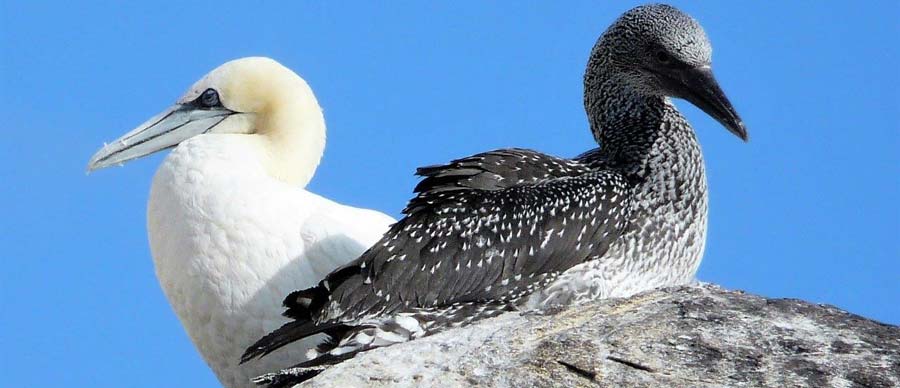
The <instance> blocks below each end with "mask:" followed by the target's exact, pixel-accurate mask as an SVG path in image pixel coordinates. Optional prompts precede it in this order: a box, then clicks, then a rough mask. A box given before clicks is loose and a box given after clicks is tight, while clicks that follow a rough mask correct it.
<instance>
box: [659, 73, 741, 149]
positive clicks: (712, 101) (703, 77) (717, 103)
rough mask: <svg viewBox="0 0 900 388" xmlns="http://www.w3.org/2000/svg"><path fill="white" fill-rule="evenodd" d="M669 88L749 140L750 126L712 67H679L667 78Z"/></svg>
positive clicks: (676, 95)
mask: <svg viewBox="0 0 900 388" xmlns="http://www.w3.org/2000/svg"><path fill="white" fill-rule="evenodd" d="M663 82H665V83H667V84H668V85H666V87H667V88H668V89H669V90H670V91H671V92H672V93H673V94H674V95H675V97H679V98H683V99H685V100H688V101H690V102H691V103H692V104H694V105H696V106H697V107H698V108H700V109H702V110H703V111H704V112H706V114H708V115H710V116H712V118H714V119H716V121H718V122H719V123H721V124H722V125H723V126H725V128H727V129H728V130H729V131H731V133H733V134H735V135H737V137H739V138H741V140H743V141H747V140H748V139H749V138H748V136H747V127H745V126H744V122H743V121H741V118H740V116H738V114H737V112H735V110H734V107H733V106H731V102H730V101H728V97H725V92H723V91H722V88H720V87H719V83H718V82H716V77H715V76H713V73H712V68H711V67H709V66H702V67H692V68H685V69H678V70H675V71H672V72H671V73H669V74H668V75H667V76H666V77H663Z"/></svg>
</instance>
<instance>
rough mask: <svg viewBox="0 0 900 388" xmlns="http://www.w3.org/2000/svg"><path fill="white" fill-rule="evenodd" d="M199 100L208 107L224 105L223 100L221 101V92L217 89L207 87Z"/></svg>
mask: <svg viewBox="0 0 900 388" xmlns="http://www.w3.org/2000/svg"><path fill="white" fill-rule="evenodd" d="M197 100H198V101H199V102H200V105H202V106H204V107H206V108H212V107H214V106H220V105H222V103H221V101H219V92H217V91H216V90H215V89H206V90H205V91H203V93H201V94H200V97H199V98H197Z"/></svg>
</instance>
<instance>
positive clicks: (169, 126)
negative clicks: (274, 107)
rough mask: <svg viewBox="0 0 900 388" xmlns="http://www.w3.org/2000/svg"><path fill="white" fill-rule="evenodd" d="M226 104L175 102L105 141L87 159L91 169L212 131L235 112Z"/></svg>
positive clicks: (118, 162)
mask: <svg viewBox="0 0 900 388" xmlns="http://www.w3.org/2000/svg"><path fill="white" fill-rule="evenodd" d="M235 113H237V112H234V111H232V110H229V109H227V108H224V107H212V108H206V107H200V106H198V105H196V104H193V103H187V104H175V105H173V106H172V107H170V108H169V109H166V110H165V111H163V112H162V113H160V114H158V115H156V116H154V117H153V118H151V119H150V120H147V121H146V122H144V123H143V124H141V125H139V126H138V127H137V128H135V129H133V130H132V131H131V132H128V133H126V134H125V135H124V136H122V137H120V138H118V139H116V140H115V141H114V142H112V143H110V144H106V145H104V146H103V148H101V149H100V151H97V153H96V154H94V156H93V157H91V161H90V162H88V166H87V170H88V172H91V171H94V170H99V169H101V168H105V167H109V166H112V165H121V164H123V163H125V162H127V161H129V160H132V159H137V158H140V157H142V156H146V155H150V154H152V153H154V152H157V151H161V150H164V149H166V148H171V147H175V146H177V145H178V144H179V143H181V142H182V141H185V140H187V139H190V138H191V137H194V136H197V135H200V134H204V133H207V132H209V131H210V130H211V129H212V128H213V127H215V126H216V125H218V124H219V123H221V122H222V121H224V120H225V119H226V118H228V117H229V116H231V115H233V114H235Z"/></svg>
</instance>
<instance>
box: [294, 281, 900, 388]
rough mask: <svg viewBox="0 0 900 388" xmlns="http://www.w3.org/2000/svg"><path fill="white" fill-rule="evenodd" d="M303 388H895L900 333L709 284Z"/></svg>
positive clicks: (532, 318)
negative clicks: (759, 387) (455, 387)
mask: <svg viewBox="0 0 900 388" xmlns="http://www.w3.org/2000/svg"><path fill="white" fill-rule="evenodd" d="M301 386H302V387H366V386H368V387H388V386H390V387H396V386H410V387H411V386H416V387H422V386H425V387H428V386H431V387H454V386H490V387H579V386H584V387H588V386H599V387H722V386H728V387H757V386H765V387H807V386H808V387H829V386H832V387H895V386H900V328H898V327H897V326H891V325H885V324H881V323H878V322H875V321H872V320H869V319H866V318H863V317H860V316H857V315H853V314H850V313H847V312H845V311H842V310H839V309H837V308H835V307H831V306H824V305H814V304H810V303H807V302H803V301H799V300H792V299H767V298H763V297H759V296H754V295H749V294H745V293H742V292H736V291H728V290H724V289H721V288H719V287H716V286H711V285H702V286H691V287H677V288H670V289H664V290H657V291H651V292H647V293H643V294H639V295H636V296H634V297H631V298H628V299H610V300H602V301H597V302H594V303H591V304H587V305H581V306H574V307H571V308H568V309H565V310H563V311H559V312H556V313H552V314H547V315H535V314H525V315H522V314H518V313H509V314H506V315H503V316H500V317H497V318H494V319H490V320H486V321H483V322H481V323H479V324H477V325H474V326H470V327H466V328H462V329H454V330H450V331H447V332H444V333H441V334H438V335H435V336H432V337H427V338H423V339H420V340H417V341H413V342H409V343H405V344H401V345H396V346H392V347H388V348H383V349H378V350H374V351H371V352H367V353H364V354H362V355H360V356H358V357H356V358H355V359H353V360H350V361H347V362H344V363H342V364H339V365H337V366H334V367H332V368H330V369H329V370H327V371H325V372H323V373H322V374H321V375H319V376H317V377H316V378H314V379H312V380H311V381H308V382H306V383H305V384H302V385H301Z"/></svg>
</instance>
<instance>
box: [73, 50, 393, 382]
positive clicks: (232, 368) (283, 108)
mask: <svg viewBox="0 0 900 388" xmlns="http://www.w3.org/2000/svg"><path fill="white" fill-rule="evenodd" d="M171 147H176V148H175V149H174V150H173V151H172V152H171V153H170V154H169V155H168V156H167V157H166V159H165V161H164V162H163V164H162V166H160V168H159V170H158V171H157V172H156V176H155V177H154V178H153V185H152V188H151V190H150V199H149V203H148V208H147V229H148V233H149V240H150V250H151V253H152V255H153V262H154V265H155V268H156V276H157V277H158V278H159V282H160V285H161V286H162V289H163V291H164V292H165V294H166V297H167V298H168V299H169V302H170V303H171V305H172V308H173V309H174V310H175V312H176V314H177V315H178V318H179V319H180V320H181V323H182V324H183V325H184V328H185V330H186V331H187V333H188V335H189V336H190V337H191V340H192V341H193V342H194V345H195V346H196V347H197V349H198V350H199V351H200V353H201V354H202V355H203V358H204V359H205V360H206V363H207V364H209V366H210V367H211V368H212V370H213V371H214V372H215V374H216V376H217V377H218V379H219V381H220V382H221V383H222V384H223V385H224V386H226V387H247V386H251V385H252V384H251V383H250V379H251V378H252V377H254V376H257V375H259V374H261V373H263V372H267V371H271V370H277V369H280V368H284V367H287V366H290V365H292V364H293V363H295V362H296V360H297V359H299V358H301V357H302V356H303V355H304V354H305V353H306V351H307V350H308V349H310V347H312V346H314V345H315V339H313V340H311V341H306V342H304V343H300V344H298V346H294V347H291V348H290V349H288V350H287V351H285V352H278V353H277V354H275V357H274V358H272V359H268V358H267V359H266V360H262V362H260V363H246V364H244V365H239V361H240V358H241V353H242V352H243V351H244V349H246V347H247V346H249V345H251V344H252V343H253V342H254V341H255V340H256V339H258V338H259V337H261V336H263V335H265V334H266V333H268V332H270V331H272V330H274V329H277V328H278V327H279V326H281V325H282V324H284V323H285V322H286V318H284V317H282V316H281V312H282V310H281V307H280V304H281V300H282V299H283V298H284V295H286V294H287V293H289V292H291V291H292V290H294V289H296V287H298V286H300V287H303V286H307V287H312V286H314V285H315V284H317V282H318V281H319V280H321V279H322V278H324V277H325V275H327V274H328V273H330V272H331V271H332V270H334V269H335V268H337V267H339V266H341V265H343V264H345V263H347V262H349V261H350V260H352V259H354V258H356V257H357V256H359V255H360V254H361V253H362V252H363V251H364V250H365V249H366V248H368V247H369V246H371V245H372V244H374V243H375V242H376V241H377V240H378V239H379V238H380V237H381V235H382V234H383V233H384V232H385V231H386V230H387V229H388V226H389V225H390V224H391V223H393V222H394V220H393V219H391V217H389V216H387V215H384V214H382V213H379V212H376V211H372V210H366V209H358V208H353V207H349V206H344V205H341V204H338V203H335V202H333V201H330V200H328V199H326V198H323V197H321V196H318V195H316V194H313V193H311V192H309V191H306V190H304V189H303V188H304V187H305V186H306V184H307V183H308V182H309V180H310V179H311V178H312V176H313V173H314V172H315V170H316V167H317V166H318V164H319V160H320V159H321V157H322V152H323V150H324V147H325V121H324V118H323V115H322V110H321V108H320V107H319V104H318V102H317V101H316V98H315V96H314V95H313V93H312V90H311V89H310V88H309V86H307V84H306V82H305V81H304V80H303V79H302V78H300V77H299V76H298V75H297V74H295V73H294V72H293V71H291V70H289V69H288V68H286V67H284V66H282V65H281V64H279V63H278V62H276V61H274V60H272V59H269V58H243V59H238V60H234V61H231V62H228V63H225V64H223V65H221V66H219V67H218V68H216V69H215V70H213V71H212V72H210V73H209V74H207V75H206V76H205V77H203V79H201V80H200V81H198V82H197V83H195V84H194V85H193V86H191V88H190V89H188V91H187V92H186V93H185V94H184V95H183V96H182V97H181V98H179V99H178V102H177V103H176V104H175V105H174V106H172V107H170V108H169V109H166V110H165V111H163V112H162V113H160V114H159V115H157V116H155V117H153V118H151V119H150V120H148V121H147V122H145V123H143V124H141V125H140V126H138V127H137V128H136V129H134V130H133V131H131V132H129V133H127V134H126V135H124V136H122V137H121V138H119V139H118V140H116V141H114V142H113V143H111V144H109V145H106V146H104V147H103V148H102V149H101V150H100V151H98V152H97V153H96V154H95V155H94V156H93V158H91V161H90V163H89V164H88V170H89V171H90V170H96V169H100V168H104V167H107V166H111V165H117V164H121V163H124V162H127V161H129V160H132V159H135V158H139V157H141V156H144V155H148V154H151V153H154V152H156V151H160V150H163V149H166V148H171Z"/></svg>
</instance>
